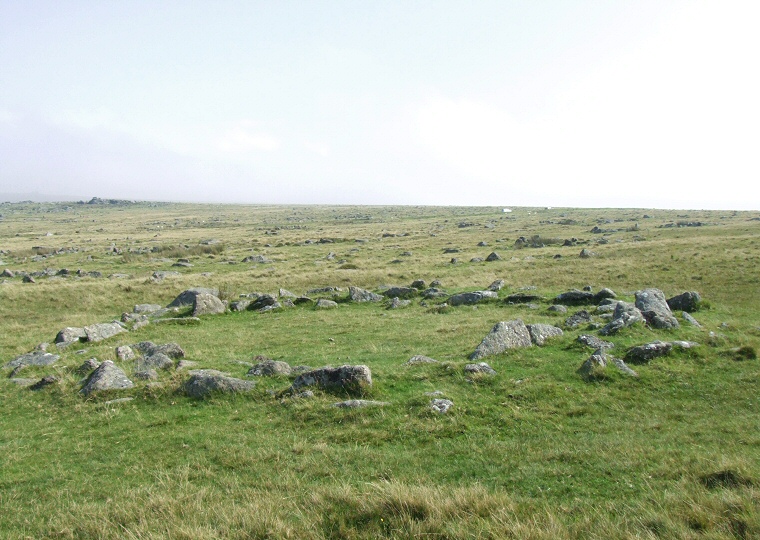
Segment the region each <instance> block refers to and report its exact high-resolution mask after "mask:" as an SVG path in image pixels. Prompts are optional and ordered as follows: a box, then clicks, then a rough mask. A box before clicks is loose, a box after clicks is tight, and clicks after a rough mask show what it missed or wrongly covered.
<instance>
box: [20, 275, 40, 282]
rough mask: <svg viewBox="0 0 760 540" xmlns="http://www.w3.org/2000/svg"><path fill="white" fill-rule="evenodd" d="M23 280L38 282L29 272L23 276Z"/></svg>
mask: <svg viewBox="0 0 760 540" xmlns="http://www.w3.org/2000/svg"><path fill="white" fill-rule="evenodd" d="M21 281H22V282H23V283H37V282H36V281H35V279H34V278H33V277H32V276H30V275H29V274H26V275H24V277H22V278H21Z"/></svg>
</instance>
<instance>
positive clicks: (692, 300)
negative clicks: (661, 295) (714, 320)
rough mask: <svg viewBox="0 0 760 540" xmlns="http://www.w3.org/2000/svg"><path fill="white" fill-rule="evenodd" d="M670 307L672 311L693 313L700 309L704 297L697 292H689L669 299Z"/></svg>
mask: <svg viewBox="0 0 760 540" xmlns="http://www.w3.org/2000/svg"><path fill="white" fill-rule="evenodd" d="M667 302H668V307H669V308H670V309H672V310H680V311H687V312H689V313H692V312H694V311H697V310H698V309H699V304H700V303H701V302H702V297H701V296H700V295H699V293H698V292H697V291H687V292H685V293H682V294H679V295H677V296H674V297H673V298H668V300H667Z"/></svg>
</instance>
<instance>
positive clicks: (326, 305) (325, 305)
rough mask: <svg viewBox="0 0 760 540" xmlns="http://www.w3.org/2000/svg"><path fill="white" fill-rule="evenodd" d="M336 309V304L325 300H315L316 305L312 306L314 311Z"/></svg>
mask: <svg viewBox="0 0 760 540" xmlns="http://www.w3.org/2000/svg"><path fill="white" fill-rule="evenodd" d="M336 307H338V303H337V302H335V301H333V300H327V299H325V298H320V299H319V300H317V304H316V305H315V306H314V308H315V309H335V308H336Z"/></svg>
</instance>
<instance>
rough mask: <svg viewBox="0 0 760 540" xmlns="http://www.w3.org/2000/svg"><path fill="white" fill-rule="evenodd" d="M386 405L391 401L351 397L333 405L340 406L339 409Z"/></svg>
mask: <svg viewBox="0 0 760 540" xmlns="http://www.w3.org/2000/svg"><path fill="white" fill-rule="evenodd" d="M385 405H390V403H388V402H387V401H373V400H370V399H349V400H346V401H340V402H338V403H333V407H338V408H339V409H361V408H363V407H384V406H385Z"/></svg>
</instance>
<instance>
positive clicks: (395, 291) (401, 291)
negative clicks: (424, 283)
mask: <svg viewBox="0 0 760 540" xmlns="http://www.w3.org/2000/svg"><path fill="white" fill-rule="evenodd" d="M417 293H418V291H417V289H414V288H412V287H391V288H390V289H387V290H385V291H383V296H385V297H386V298H413V297H415V296H417Z"/></svg>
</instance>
